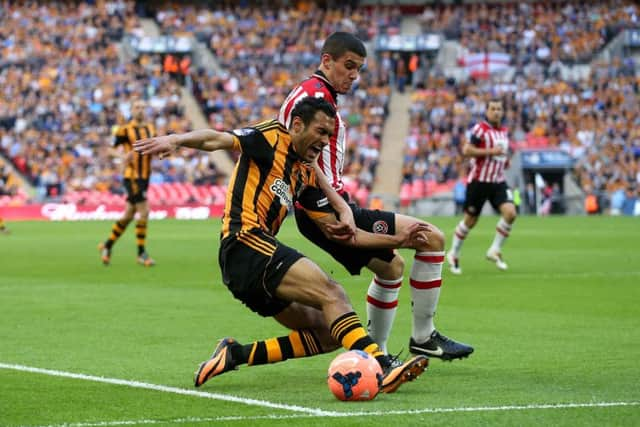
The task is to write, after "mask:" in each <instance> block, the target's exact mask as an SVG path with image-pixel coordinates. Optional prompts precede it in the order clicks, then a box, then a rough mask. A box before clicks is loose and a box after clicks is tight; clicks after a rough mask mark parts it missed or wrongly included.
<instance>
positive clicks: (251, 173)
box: [134, 97, 428, 393]
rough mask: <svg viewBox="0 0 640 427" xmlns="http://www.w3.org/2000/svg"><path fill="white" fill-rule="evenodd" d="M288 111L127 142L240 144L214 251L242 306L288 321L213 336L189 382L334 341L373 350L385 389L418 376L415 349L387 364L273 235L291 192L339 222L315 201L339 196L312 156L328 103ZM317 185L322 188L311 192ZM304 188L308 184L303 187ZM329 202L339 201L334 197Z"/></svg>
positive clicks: (420, 362)
mask: <svg viewBox="0 0 640 427" xmlns="http://www.w3.org/2000/svg"><path fill="white" fill-rule="evenodd" d="M291 115H292V119H291V123H290V125H289V130H287V129H285V127H284V126H283V125H282V124H281V123H279V122H277V121H276V120H269V121H266V122H262V123H260V124H258V125H256V126H254V127H247V128H243V129H236V130H234V131H232V132H217V131H215V130H212V129H203V130H197V131H193V132H188V133H186V134H179V135H168V136H162V137H157V138H149V139H145V140H141V141H138V142H136V144H135V145H134V148H135V150H136V151H139V152H142V153H159V154H166V153H169V152H173V151H174V150H175V149H176V148H178V147H181V146H183V147H190V148H196V149H199V150H205V151H216V150H235V151H240V153H241V154H240V157H239V159H238V161H237V162H236V166H235V169H234V172H233V175H232V176H231V179H230V182H229V189H228V191H227V198H226V202H225V207H224V216H223V219H222V232H221V241H220V249H219V252H218V261H219V263H220V269H221V271H222V280H223V282H224V284H225V285H226V286H227V287H228V288H229V290H230V291H231V292H232V293H233V295H234V296H235V297H236V298H237V299H238V300H240V301H242V302H243V303H244V304H245V305H246V306H247V307H249V308H250V309H251V310H252V311H254V312H256V313H258V314H260V315H261V316H264V317H273V318H274V319H275V320H277V321H278V322H280V323H281V324H282V325H283V326H285V327H287V328H289V329H290V330H291V331H290V333H289V335H286V336H281V337H275V338H271V339H268V340H259V341H254V342H253V343H250V344H244V345H243V344H240V343H239V342H238V341H236V340H235V339H233V338H229V337H227V338H223V339H221V340H220V341H219V342H218V345H217V346H216V348H215V350H214V352H213V355H212V356H211V358H210V359H209V360H207V361H205V362H203V363H202V364H201V365H200V368H199V369H198V371H197V373H196V377H195V386H196V387H200V386H201V385H202V384H204V383H205V382H206V381H208V380H209V379H211V378H213V377H215V376H218V375H221V374H224V373H225V372H230V371H233V370H235V369H237V367H238V366H239V365H243V364H248V365H250V366H251V365H261V364H265V363H275V362H282V361H284V360H287V359H291V358H297V357H307V356H313V355H316V354H321V353H326V352H330V351H333V350H335V349H337V348H338V347H339V346H340V345H342V346H343V347H344V348H345V349H347V350H352V349H356V350H363V351H365V352H367V353H369V354H371V355H372V356H373V357H375V358H376V360H378V362H379V363H380V365H381V366H382V368H383V370H384V378H383V379H382V385H381V389H382V391H383V392H385V393H392V392H394V391H396V390H397V388H398V387H399V386H400V385H402V384H403V383H404V382H406V381H410V380H413V379H415V378H416V377H417V376H419V375H420V374H421V373H422V372H423V371H424V369H425V368H426V366H427V363H428V359H427V358H426V357H424V356H421V355H419V356H415V357H413V358H411V359H410V360H408V361H406V362H405V363H403V364H402V365H400V366H394V364H393V363H392V361H391V359H390V358H389V357H388V356H387V355H385V354H384V353H383V352H382V351H381V350H380V347H379V346H378V345H377V344H376V343H375V342H374V341H373V339H372V338H371V337H370V336H369V335H368V334H367V332H366V331H365V329H364V328H363V326H362V325H361V323H360V320H359V319H358V316H357V314H356V313H355V312H354V311H353V308H352V307H351V303H350V302H349V300H348V298H347V296H346V294H345V292H344V289H343V288H342V287H341V286H340V285H339V284H338V283H336V282H335V281H333V280H332V279H330V278H329V276H327V275H326V274H325V273H324V272H323V271H322V270H321V269H320V267H318V266H317V265H316V264H315V263H314V262H313V261H311V260H310V259H308V258H306V257H305V256H304V255H302V254H301V253H300V252H298V251H297V250H295V249H294V248H291V247H289V246H287V245H285V244H283V243H282V242H280V241H279V240H278V239H277V238H276V234H277V233H278V230H279V229H280V225H281V224H282V221H284V219H285V218H286V217H287V213H288V212H289V209H291V208H292V207H293V204H294V203H295V202H297V201H299V202H301V203H303V204H304V205H305V206H308V207H309V208H310V209H312V210H313V214H311V215H312V216H313V217H314V218H315V219H316V220H318V221H320V223H321V226H322V227H323V229H325V230H327V232H328V234H332V233H331V232H330V231H328V230H329V229H330V228H331V227H333V226H336V227H338V228H340V224H339V223H337V218H336V216H335V215H333V213H332V212H328V211H325V210H324V209H322V208H323V207H324V206H325V205H326V204H328V203H331V204H332V205H333V204H335V203H336V201H338V200H342V199H340V196H338V195H337V194H336V193H335V191H333V189H332V188H331V186H330V185H329V183H328V182H327V181H326V178H325V177H324V175H322V173H319V172H317V169H316V168H315V167H314V165H313V163H314V162H315V160H316V158H317V157H318V154H319V153H320V152H321V151H322V148H323V147H324V146H325V145H326V144H328V143H329V138H330V136H331V134H332V133H333V129H334V124H335V123H334V115H335V109H334V108H333V107H332V106H331V104H329V103H328V102H327V101H325V100H323V99H318V98H312V97H307V98H306V99H304V100H302V101H301V102H300V103H299V104H298V105H297V106H296V107H295V108H294V109H293V111H292V112H291ZM314 189H315V190H314ZM320 190H323V192H324V193H326V197H325V196H324V195H323V197H322V199H318V198H316V197H314V194H315V195H317V194H318V191H320ZM308 191H312V194H310V195H309V196H305V193H307V192H308ZM307 199H309V200H307ZM336 208H337V209H338V210H340V206H339V205H336ZM325 226H326V227H327V228H324V227H325ZM426 228H427V225H426V224H424V223H422V224H419V225H418V224H417V225H416V226H415V227H413V228H412V229H411V230H407V231H406V232H404V233H399V234H398V235H396V236H387V235H384V236H382V235H377V234H373V233H366V232H362V231H361V230H356V231H355V237H356V238H355V240H354V241H353V243H354V244H364V243H365V242H366V241H371V242H374V243H376V242H377V243H376V244H378V245H387V246H390V247H396V246H397V245H400V246H402V247H407V246H411V245H413V244H414V243H412V240H415V239H419V240H422V239H423V238H424V236H423V235H422V232H423V231H424V230H426ZM338 234H342V233H338ZM358 242H359V243H358Z"/></svg>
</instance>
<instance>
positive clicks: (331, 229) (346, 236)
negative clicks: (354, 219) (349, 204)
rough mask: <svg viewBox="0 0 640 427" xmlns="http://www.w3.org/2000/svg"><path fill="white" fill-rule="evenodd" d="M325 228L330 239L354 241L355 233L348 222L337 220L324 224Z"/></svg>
mask: <svg viewBox="0 0 640 427" xmlns="http://www.w3.org/2000/svg"><path fill="white" fill-rule="evenodd" d="M325 228H326V230H327V232H328V233H329V235H330V238H331V239H332V240H338V241H341V242H345V243H346V242H349V241H355V237H356V233H355V230H353V229H352V228H351V226H350V225H349V224H346V223H343V222H337V223H335V224H326V225H325Z"/></svg>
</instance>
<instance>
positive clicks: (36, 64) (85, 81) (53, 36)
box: [0, 1, 190, 199]
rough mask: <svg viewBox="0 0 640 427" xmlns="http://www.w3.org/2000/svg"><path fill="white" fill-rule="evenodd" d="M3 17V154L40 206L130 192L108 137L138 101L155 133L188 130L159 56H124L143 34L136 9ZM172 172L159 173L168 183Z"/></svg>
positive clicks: (38, 9) (19, 7)
mask: <svg viewBox="0 0 640 427" xmlns="http://www.w3.org/2000/svg"><path fill="white" fill-rule="evenodd" d="M0 8H1V9H2V10H1V11H0V48H1V49H2V57H1V58H2V59H1V62H0V88H1V90H2V96H1V97H0V150H1V151H2V153H3V154H4V155H5V156H6V157H7V158H8V159H10V160H11V162H12V163H13V164H14V165H15V167H16V169H17V170H18V171H19V172H21V173H22V174H23V175H24V176H25V177H26V178H27V179H28V180H29V181H30V182H31V183H32V184H33V185H34V186H35V187H36V189H37V191H38V195H37V198H40V199H41V198H45V197H47V198H60V197H61V196H62V195H63V194H64V193H66V192H69V191H75V190H85V189H94V190H98V191H104V192H107V191H110V192H114V193H122V192H123V191H124V189H123V188H122V183H121V179H120V175H121V165H120V164H119V163H118V161H119V160H120V159H119V157H118V156H117V155H116V156H114V152H113V150H112V149H111V143H112V132H113V129H114V126H117V125H119V124H123V123H124V122H126V121H127V120H128V119H129V117H130V111H129V103H130V101H131V99H133V98H134V97H140V98H142V99H145V100H147V101H148V117H149V119H150V120H152V121H153V122H154V124H155V125H156V127H157V129H158V132H159V133H168V132H180V131H185V130H187V129H188V128H189V126H190V125H189V122H188V120H186V118H185V117H184V114H183V111H182V107H181V106H180V96H181V95H180V86H179V85H178V84H177V83H176V82H175V81H173V80H172V79H170V78H169V77H168V76H166V75H164V74H163V73H162V68H161V63H160V61H161V60H160V57H157V56H149V55H144V56H142V57H140V58H138V60H136V61H127V60H124V59H123V58H121V57H120V55H119V52H118V49H117V46H116V43H117V42H118V41H119V40H120V38H121V37H122V35H123V34H124V33H127V32H136V31H138V32H139V31H140V28H139V27H140V23H139V20H138V18H137V17H136V15H135V13H133V9H132V8H133V3H131V2H124V1H114V2H96V3H95V4H89V3H84V2H78V3H76V2H48V3H43V4H39V3H36V2H30V3H21V2H17V3H16V2H5V3H2V5H1V6H0ZM171 166H173V165H169V164H156V165H154V168H155V169H157V170H159V171H162V173H161V174H160V176H161V179H163V178H162V176H163V175H164V174H165V172H164V171H165V170H171V169H170V167H171ZM174 169H175V168H174Z"/></svg>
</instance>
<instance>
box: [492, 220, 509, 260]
mask: <svg viewBox="0 0 640 427" xmlns="http://www.w3.org/2000/svg"><path fill="white" fill-rule="evenodd" d="M511 227H512V225H511V224H509V223H508V222H507V221H505V220H504V218H502V217H500V220H499V221H498V224H497V225H496V236H495V237H494V238H493V243H492V244H491V247H490V248H489V251H490V252H500V251H501V250H502V245H504V242H505V240H507V237H509V234H511Z"/></svg>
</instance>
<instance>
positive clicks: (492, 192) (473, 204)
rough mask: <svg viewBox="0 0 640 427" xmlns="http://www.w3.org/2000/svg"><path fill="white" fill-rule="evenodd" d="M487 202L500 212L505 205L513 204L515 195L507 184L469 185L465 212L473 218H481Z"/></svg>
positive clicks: (479, 183) (473, 182)
mask: <svg viewBox="0 0 640 427" xmlns="http://www.w3.org/2000/svg"><path fill="white" fill-rule="evenodd" d="M487 200H488V201H489V203H491V206H492V207H493V209H495V210H496V211H498V209H499V208H500V205H502V204H503V203H513V195H512V193H511V190H510V189H509V187H508V186H507V183H506V182H497V183H496V182H480V181H472V182H470V183H469V184H468V185H467V197H466V199H465V201H464V211H465V212H466V213H468V214H469V215H471V216H479V215H480V213H481V212H482V207H483V206H484V202H486V201H487Z"/></svg>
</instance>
